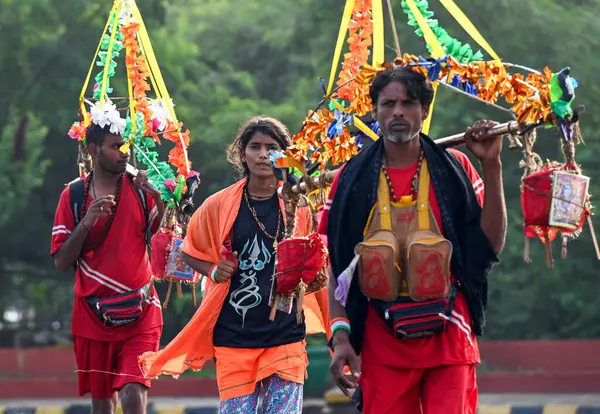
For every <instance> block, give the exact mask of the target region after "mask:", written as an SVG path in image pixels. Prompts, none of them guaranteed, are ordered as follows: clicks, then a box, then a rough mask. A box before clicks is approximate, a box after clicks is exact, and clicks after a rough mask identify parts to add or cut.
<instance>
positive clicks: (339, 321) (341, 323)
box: [331, 318, 350, 338]
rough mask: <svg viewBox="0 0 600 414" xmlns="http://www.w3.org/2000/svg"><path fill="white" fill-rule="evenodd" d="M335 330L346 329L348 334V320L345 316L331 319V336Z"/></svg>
mask: <svg viewBox="0 0 600 414" xmlns="http://www.w3.org/2000/svg"><path fill="white" fill-rule="evenodd" d="M337 331H346V332H348V335H350V321H349V320H348V319H346V318H334V319H333V320H332V321H331V337H332V338H333V337H334V335H335V333H336V332H337Z"/></svg>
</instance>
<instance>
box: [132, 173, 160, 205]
mask: <svg viewBox="0 0 600 414" xmlns="http://www.w3.org/2000/svg"><path fill="white" fill-rule="evenodd" d="M133 182H134V184H135V185H137V186H138V187H140V188H143V189H144V190H146V191H147V192H148V193H150V195H151V196H152V197H153V198H156V197H157V196H158V197H160V191H158V190H157V189H156V188H154V186H153V185H152V184H150V181H148V174H147V173H146V171H143V170H140V171H138V173H137V175H136V176H135V177H134V178H133Z"/></svg>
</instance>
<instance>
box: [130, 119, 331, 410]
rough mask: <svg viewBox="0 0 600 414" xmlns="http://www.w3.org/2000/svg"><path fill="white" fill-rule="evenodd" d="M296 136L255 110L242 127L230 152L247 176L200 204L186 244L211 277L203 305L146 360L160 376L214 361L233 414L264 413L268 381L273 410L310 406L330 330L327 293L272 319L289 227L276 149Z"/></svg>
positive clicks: (300, 224) (304, 228) (302, 227)
mask: <svg viewBox="0 0 600 414" xmlns="http://www.w3.org/2000/svg"><path fill="white" fill-rule="evenodd" d="M289 143H290V135H289V131H288V129H287V128H286V127H285V125H283V124H282V123H281V122H280V121H278V120H276V119H273V118H268V117H253V118H251V119H250V120H248V121H247V122H246V123H245V124H244V125H242V127H241V128H240V130H239V131H238V134H237V136H236V138H235V140H234V142H233V143H232V144H231V145H230V147H229V149H228V154H227V158H228V160H229V162H231V163H232V164H233V165H234V166H235V167H236V168H237V169H238V170H239V172H240V173H241V174H242V175H243V179H242V180H240V181H238V182H237V183H235V184H233V185H231V186H230V187H227V188H226V189H224V190H222V191H220V192H218V193H216V194H214V195H212V196H211V197H209V198H208V199H207V200H206V201H205V202H204V203H203V204H202V205H201V206H200V208H199V209H198V210H197V211H196V212H195V213H194V215H193V217H192V219H191V221H190V223H189V226H188V232H187V236H186V239H185V241H184V243H183V245H182V252H183V257H184V260H185V262H186V263H187V264H189V265H190V266H191V267H193V268H194V269H196V270H197V271H198V272H200V273H201V274H203V275H209V277H208V278H207V285H206V291H205V293H204V297H203V299H202V303H201V305H200V308H199V309H198V311H197V312H196V314H195V315H194V317H193V318H192V320H191V321H190V322H189V323H188V324H187V325H186V327H185V328H184V329H183V330H182V331H181V332H180V333H179V335H177V337H176V338H175V339H174V340H173V341H172V342H171V343H170V344H169V345H167V347H166V348H165V349H163V350H161V351H159V352H156V353H145V354H144V355H142V356H141V357H140V366H141V368H142V371H143V372H144V374H145V375H146V376H148V377H151V378H155V377H157V376H158V375H161V374H170V375H173V376H175V377H177V376H178V375H179V374H181V373H182V372H184V371H185V370H186V369H188V368H191V369H194V370H199V369H201V368H202V366H203V365H204V363H205V362H206V361H207V360H209V359H213V358H214V359H215V360H216V367H217V383H218V387H219V395H220V399H221V408H220V410H219V412H220V413H223V414H229V413H255V412H256V409H257V405H258V395H259V393H260V391H261V388H263V389H264V392H265V396H264V399H263V412H264V413H265V414H269V413H282V412H285V413H291V414H293V413H301V412H302V397H303V384H304V378H305V376H306V367H307V364H308V360H307V356H306V349H305V345H306V343H305V336H306V334H311V333H318V332H325V333H326V334H327V337H328V338H329V336H330V331H331V330H330V327H329V305H328V301H327V291H326V290H323V291H320V292H317V293H315V294H312V295H308V296H306V298H305V300H304V307H303V309H304V316H305V317H304V321H303V322H302V323H298V322H297V319H296V301H294V302H293V304H291V306H290V308H287V309H286V311H284V312H277V313H276V317H275V320H274V321H271V320H269V315H270V313H271V307H270V292H271V286H272V279H273V274H274V265H275V257H274V246H273V244H274V242H275V240H277V241H281V240H282V239H283V237H284V230H285V214H284V209H283V202H282V200H280V198H279V197H278V195H277V188H278V185H279V184H280V183H279V182H278V180H277V178H276V176H275V170H274V168H273V166H272V164H271V161H270V158H269V151H281V150H284V149H285V148H286V147H287V146H288V145H289ZM296 214H297V216H296V229H295V234H294V235H295V236H306V235H308V234H310V232H311V231H313V230H314V229H312V228H311V226H312V220H311V219H310V212H309V211H308V209H307V208H301V209H298V211H297V213H296Z"/></svg>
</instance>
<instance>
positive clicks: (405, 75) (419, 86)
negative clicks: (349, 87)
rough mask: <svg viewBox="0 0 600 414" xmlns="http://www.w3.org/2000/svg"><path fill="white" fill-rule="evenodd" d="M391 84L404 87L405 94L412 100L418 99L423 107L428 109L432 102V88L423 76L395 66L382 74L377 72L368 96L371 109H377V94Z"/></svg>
mask: <svg viewBox="0 0 600 414" xmlns="http://www.w3.org/2000/svg"><path fill="white" fill-rule="evenodd" d="M392 82H398V83H401V84H402V85H404V87H405V88H406V93H407V94H408V96H410V98H412V99H418V100H419V101H420V102H421V105H422V106H423V107H428V106H429V105H431V102H432V101H433V87H432V86H431V82H429V81H428V80H427V79H426V78H425V77H424V76H423V75H421V74H420V73H417V72H415V71H413V70H412V69H410V68H407V67H404V66H395V67H393V68H390V69H387V70H385V71H383V72H379V73H378V74H377V76H375V79H373V83H371V89H370V90H369V95H370V96H371V102H372V104H373V108H377V101H378V99H379V94H380V93H381V91H382V90H383V88H385V87H386V86H388V85H389V84H390V83H392Z"/></svg>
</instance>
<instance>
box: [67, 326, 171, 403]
mask: <svg viewBox="0 0 600 414" xmlns="http://www.w3.org/2000/svg"><path fill="white" fill-rule="evenodd" d="M160 333H161V327H158V328H157V329H155V330H152V331H150V332H146V333H142V334H139V335H135V336H133V337H131V338H128V339H126V340H124V341H112V342H103V341H94V340H91V339H87V338H83V337H79V336H76V335H73V347H74V348H75V362H76V363H77V369H78V370H79V372H78V373H77V374H78V375H77V377H78V382H79V395H80V396H81V395H85V394H87V393H91V394H92V398H112V396H113V395H114V394H115V392H117V391H120V390H121V389H122V388H123V387H124V386H125V384H127V383H130V382H136V383H139V384H142V385H144V386H145V387H146V388H150V383H151V381H150V380H149V379H147V378H144V376H143V374H142V371H141V369H140V367H139V365H138V356H140V355H141V354H143V353H144V352H147V351H153V352H156V351H158V346H159V342H160Z"/></svg>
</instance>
